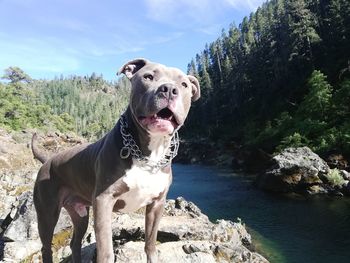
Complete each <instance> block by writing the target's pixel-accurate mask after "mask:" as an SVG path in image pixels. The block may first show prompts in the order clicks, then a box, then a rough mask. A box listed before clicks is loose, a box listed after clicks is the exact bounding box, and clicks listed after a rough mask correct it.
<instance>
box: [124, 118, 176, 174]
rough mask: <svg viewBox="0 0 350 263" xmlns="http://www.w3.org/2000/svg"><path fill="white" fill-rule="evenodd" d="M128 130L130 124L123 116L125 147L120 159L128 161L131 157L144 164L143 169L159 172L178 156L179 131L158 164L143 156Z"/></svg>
mask: <svg viewBox="0 0 350 263" xmlns="http://www.w3.org/2000/svg"><path fill="white" fill-rule="evenodd" d="M127 128H128V123H127V121H126V117H125V115H124V114H122V115H121V117H120V133H121V135H122V137H123V145H124V147H123V148H122V149H121V150H120V153H119V154H120V158H122V159H127V158H129V156H130V155H131V156H132V157H133V158H135V159H136V160H138V161H139V162H141V163H143V164H144V166H143V167H144V168H145V169H146V170H150V171H152V172H157V171H159V169H161V168H163V167H166V166H167V165H169V164H170V162H171V160H172V159H174V158H175V156H176V155H177V151H178V149H179V134H178V132H177V130H175V132H174V135H173V137H172V138H171V141H170V145H169V147H168V149H167V152H166V153H165V154H164V156H163V157H162V158H161V159H160V160H159V161H158V162H154V161H152V160H150V159H149V158H148V157H146V156H144V155H143V154H142V152H141V150H140V148H139V147H138V146H137V144H136V142H135V140H134V138H133V137H132V135H131V134H130V133H128V132H127V131H126V129H127Z"/></svg>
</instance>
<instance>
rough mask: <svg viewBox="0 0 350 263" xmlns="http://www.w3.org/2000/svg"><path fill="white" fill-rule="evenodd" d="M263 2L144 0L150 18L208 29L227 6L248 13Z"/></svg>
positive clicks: (238, 0)
mask: <svg viewBox="0 0 350 263" xmlns="http://www.w3.org/2000/svg"><path fill="white" fill-rule="evenodd" d="M265 1H266V0H265ZM263 2H264V0H216V1H212V0H195V1H193V0H192V1H187V0H145V3H146V6H147V9H148V10H147V11H148V17H149V18H150V19H153V20H155V21H158V22H161V23H165V24H171V25H174V26H176V25H179V26H183V25H188V26H198V25H199V26H203V25H204V29H205V28H207V29H208V27H207V25H209V24H211V23H212V22H213V21H214V18H217V17H218V16H220V15H221V14H222V13H223V12H224V11H225V9H227V8H232V9H234V10H236V11H244V12H246V13H249V12H252V11H254V10H256V8H257V7H258V6H259V5H261V4H262V3H263Z"/></svg>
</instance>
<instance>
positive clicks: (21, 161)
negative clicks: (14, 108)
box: [0, 133, 268, 263]
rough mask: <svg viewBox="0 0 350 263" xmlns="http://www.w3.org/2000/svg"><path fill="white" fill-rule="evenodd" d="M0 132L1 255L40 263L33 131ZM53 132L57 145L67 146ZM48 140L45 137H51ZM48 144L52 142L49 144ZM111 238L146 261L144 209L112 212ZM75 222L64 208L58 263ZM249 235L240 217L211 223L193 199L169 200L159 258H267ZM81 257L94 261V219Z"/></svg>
mask: <svg viewBox="0 0 350 263" xmlns="http://www.w3.org/2000/svg"><path fill="white" fill-rule="evenodd" d="M16 136H19V137H16V138H14V137H13V136H11V135H9V134H6V135H4V133H2V135H1V136H0V150H1V156H0V157H1V158H0V160H4V162H3V164H1V163H0V180H1V181H0V200H1V202H0V218H1V220H0V226H3V227H4V228H5V232H4V233H3V235H2V234H0V257H2V258H1V260H3V261H4V262H20V261H22V260H24V261H23V262H40V257H41V256H40V248H41V243H40V241H39V238H38V232H37V223H36V214H35V209H34V206H33V201H32V188H33V185H34V180H35V176H36V172H37V170H38V168H39V167H40V165H39V164H38V163H36V162H35V161H33V159H32V156H31V152H30V150H29V149H28V147H27V144H26V143H27V142H29V141H30V134H21V135H16ZM60 138H61V137H59V136H56V137H55V136H53V137H52V138H51V139H50V140H49V141H53V142H54V143H53V145H56V146H57V145H58V146H57V147H56V146H55V147H54V148H60V147H61V146H62V145H64V146H67V145H66V142H64V140H62V138H61V139H60ZM47 140H48V139H45V142H47ZM72 141H74V140H72ZM48 145H52V144H51V143H48ZM113 216H114V220H113V241H114V248H115V255H116V259H117V262H146V255H145V253H144V250H143V247H144V211H143V210H142V209H141V210H140V211H138V212H137V213H132V214H121V213H116V214H114V215H113ZM71 234H72V227H71V224H70V219H69V216H68V215H67V213H66V212H65V211H64V210H62V214H61V217H60V220H59V222H58V224H57V227H56V229H55V236H54V239H53V251H54V258H55V261H56V262H61V261H63V260H64V262H69V261H70V259H69V255H70V253H71V251H70V248H69V242H70V237H71ZM251 247H252V243H251V237H250V235H249V234H248V233H247V231H246V229H245V227H244V225H243V224H241V223H240V222H236V223H234V222H231V221H226V220H218V221H217V222H215V223H213V222H211V221H210V220H209V219H208V217H207V216H206V215H204V214H203V213H202V212H201V211H200V209H199V208H198V207H197V206H196V205H195V204H193V203H191V202H188V201H186V200H184V199H183V198H177V199H176V200H168V201H167V203H166V207H165V211H164V215H163V218H162V220H161V223H160V229H159V233H158V244H157V250H158V255H159V261H160V262H167V263H168V262H174V263H175V262H176V263H180V262H268V261H267V260H266V259H265V258H263V257H262V256H261V255H259V254H257V253H256V252H252V251H251V250H250V249H249V248H251ZM82 253H83V262H95V256H96V245H95V237H94V231H93V220H92V218H91V220H90V223H89V228H88V231H87V233H86V236H85V238H84V242H83V252H82Z"/></svg>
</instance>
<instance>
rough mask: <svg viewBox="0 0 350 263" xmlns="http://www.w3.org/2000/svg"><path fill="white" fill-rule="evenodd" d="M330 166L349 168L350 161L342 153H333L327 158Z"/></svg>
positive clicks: (341, 168)
mask: <svg viewBox="0 0 350 263" xmlns="http://www.w3.org/2000/svg"><path fill="white" fill-rule="evenodd" d="M326 161H327V163H328V165H329V167H330V168H332V169H334V168H337V169H339V170H346V169H349V163H348V161H347V160H346V158H345V157H344V156H343V155H342V154H331V155H330V156H328V157H327V158H326Z"/></svg>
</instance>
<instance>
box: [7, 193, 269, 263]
mask: <svg viewBox="0 0 350 263" xmlns="http://www.w3.org/2000/svg"><path fill="white" fill-rule="evenodd" d="M30 202H31V200H30V198H28V204H27V205H29V203H30ZM143 213H144V211H142V210H141V211H138V212H136V213H130V214H121V213H117V214H114V220H113V225H112V229H113V242H114V249H115V251H114V252H115V255H116V259H117V262H125V263H129V262H134V263H138V262H140V263H141V262H142V263H143V262H146V261H147V259H146V254H145V252H144V236H145V228H144V220H145V218H144V214H143ZM28 215H31V213H30V214H28ZM24 216H25V215H24ZM33 220H34V219H33ZM34 221H35V220H34ZM65 221H66V222H67V221H69V220H67V218H65ZM22 222H23V224H24V225H25V224H26V220H21V221H20V222H18V223H16V227H18V228H19V229H22V228H23V229H24V228H25V227H22V226H20V225H19V224H22ZM14 223H15V222H14ZM59 228H60V229H61V230H60V231H58V232H57V233H56V234H55V237H54V241H53V244H54V246H53V251H54V260H55V261H56V262H61V261H64V262H67V263H68V262H71V261H70V253H71V251H70V248H69V240H70V236H71V232H72V231H71V228H69V227H68V228H63V229H62V227H61V226H59ZM21 233H22V231H21ZM251 242H252V241H251V237H250V235H249V234H248V232H247V231H246V228H245V226H244V225H243V224H241V223H240V222H235V223H234V222H231V221H227V220H218V221H217V222H215V223H212V222H211V221H210V220H209V219H208V217H207V216H206V215H204V214H203V213H202V212H201V211H200V209H199V208H198V207H197V206H196V205H195V204H193V203H192V202H188V201H186V200H184V199H183V198H177V199H176V200H168V201H167V203H166V207H165V211H164V215H163V218H162V220H161V223H160V228H159V232H158V244H157V251H158V256H159V262H164V263H165V262H166V263H181V262H206V263H210V262H213V263H214V262H222V263H224V262H247V263H248V262H257V263H260V262H261V263H265V262H268V261H267V260H266V259H265V258H264V257H263V256H261V255H260V254H258V253H256V252H254V251H252V249H251V247H253V246H252V245H251V244H252V243H251ZM19 245H20V247H21V248H20V249H18V246H19ZM39 249H40V241H39V240H38V239H28V240H27V241H25V240H23V239H22V238H17V239H16V240H15V242H13V243H7V245H6V247H5V257H6V258H7V259H11V260H15V261H19V260H23V259H24V260H25V262H37V261H40V251H39ZM20 257H21V258H20ZM82 258H83V262H96V243H95V235H94V230H93V222H92V220H90V223H89V227H88V230H87V233H86V236H85V238H84V240H83V249H82Z"/></svg>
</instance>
